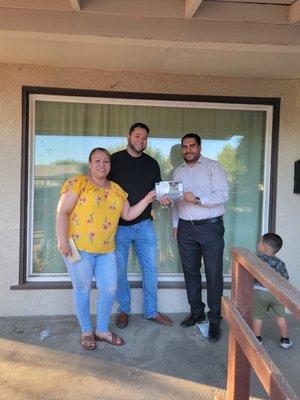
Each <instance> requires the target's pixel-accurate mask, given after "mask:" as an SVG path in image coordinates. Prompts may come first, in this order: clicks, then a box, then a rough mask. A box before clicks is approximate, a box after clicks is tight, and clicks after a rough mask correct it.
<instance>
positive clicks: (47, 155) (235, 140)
mask: <svg viewBox="0 0 300 400" xmlns="http://www.w3.org/2000/svg"><path fill="white" fill-rule="evenodd" d="M242 137H243V136H242V135H241V134H239V135H233V136H232V137H231V138H230V139H228V140H211V139H209V140H207V139H203V140H202V154H203V156H205V157H209V158H212V159H217V157H218V154H219V153H221V152H222V150H223V149H224V147H225V146H226V145H229V144H230V145H231V146H232V147H234V148H235V147H237V146H238V144H239V142H240V140H241V139H242ZM35 138H36V139H35V165H49V164H52V163H55V162H57V161H62V160H66V159H72V160H76V161H78V162H86V161H87V159H88V155H89V153H90V151H91V150H92V149H93V148H94V147H104V148H106V149H108V150H109V151H110V152H112V153H113V152H115V151H118V150H121V149H123V148H125V147H126V143H127V141H126V138H125V137H115V136H114V137H112V136H107V137H104V136H55V135H36V137H35ZM176 144H180V139H178V138H154V137H151V138H149V140H148V147H151V148H152V149H153V150H158V151H160V153H161V154H162V155H163V156H164V157H168V156H169V154H170V149H171V147H172V146H174V145H176Z"/></svg>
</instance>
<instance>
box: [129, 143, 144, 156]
mask: <svg viewBox="0 0 300 400" xmlns="http://www.w3.org/2000/svg"><path fill="white" fill-rule="evenodd" d="M128 146H129V147H130V148H131V150H133V151H135V152H136V153H138V154H142V152H143V151H144V150H145V148H146V147H147V146H144V147H142V149H141V150H140V149H137V148H136V147H135V146H134V145H133V144H132V143H131V141H130V140H129V141H128Z"/></svg>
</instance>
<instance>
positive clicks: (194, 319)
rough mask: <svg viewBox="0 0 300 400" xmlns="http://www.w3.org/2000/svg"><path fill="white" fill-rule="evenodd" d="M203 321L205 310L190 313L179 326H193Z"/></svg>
mask: <svg viewBox="0 0 300 400" xmlns="http://www.w3.org/2000/svg"><path fill="white" fill-rule="evenodd" d="M203 321H205V312H204V313H202V314H201V315H193V314H190V315H189V316H188V317H187V318H186V319H184V320H183V321H182V322H181V326H184V327H185V328H188V327H189V326H193V325H195V324H198V323H200V322H203Z"/></svg>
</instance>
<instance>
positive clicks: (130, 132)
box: [129, 122, 150, 136]
mask: <svg viewBox="0 0 300 400" xmlns="http://www.w3.org/2000/svg"><path fill="white" fill-rule="evenodd" d="M135 128H142V129H145V131H146V132H147V135H149V132H150V129H149V126H147V125H146V124H143V123H142V122H136V123H135V124H133V125H132V126H131V127H130V129H129V136H130V135H131V134H132V132H133V131H134V130H135Z"/></svg>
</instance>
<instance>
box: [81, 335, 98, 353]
mask: <svg viewBox="0 0 300 400" xmlns="http://www.w3.org/2000/svg"><path fill="white" fill-rule="evenodd" d="M80 343H81V346H82V348H83V349H84V350H95V348H96V347H97V344H96V340H95V336H94V335H93V334H92V333H90V334H89V335H81V337H80Z"/></svg>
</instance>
